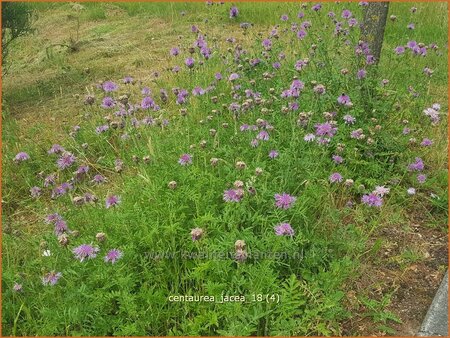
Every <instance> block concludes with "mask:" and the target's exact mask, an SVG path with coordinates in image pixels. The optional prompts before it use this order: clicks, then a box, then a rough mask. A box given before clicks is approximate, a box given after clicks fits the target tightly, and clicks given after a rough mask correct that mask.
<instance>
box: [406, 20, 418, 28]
mask: <svg viewBox="0 0 450 338" xmlns="http://www.w3.org/2000/svg"><path fill="white" fill-rule="evenodd" d="M406 28H408V29H411V30H412V29H415V28H416V25H415V24H414V23H412V22H411V23H410V24H408V26H406Z"/></svg>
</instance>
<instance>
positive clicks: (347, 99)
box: [337, 94, 353, 107]
mask: <svg viewBox="0 0 450 338" xmlns="http://www.w3.org/2000/svg"><path fill="white" fill-rule="evenodd" d="M337 102H338V103H339V104H342V105H344V106H346V107H351V106H353V103H352V101H351V100H350V97H349V96H348V95H346V94H342V95H341V96H339V97H338V98H337Z"/></svg>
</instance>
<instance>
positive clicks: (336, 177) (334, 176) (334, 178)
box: [329, 173, 344, 183]
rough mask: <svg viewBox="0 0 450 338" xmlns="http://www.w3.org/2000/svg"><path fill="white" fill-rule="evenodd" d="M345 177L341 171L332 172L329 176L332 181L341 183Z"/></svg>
mask: <svg viewBox="0 0 450 338" xmlns="http://www.w3.org/2000/svg"><path fill="white" fill-rule="evenodd" d="M343 179H344V178H343V177H342V175H341V174H339V173H332V174H331V175H330V177H329V180H330V182H331V183H336V182H338V183H340V182H342V180H343Z"/></svg>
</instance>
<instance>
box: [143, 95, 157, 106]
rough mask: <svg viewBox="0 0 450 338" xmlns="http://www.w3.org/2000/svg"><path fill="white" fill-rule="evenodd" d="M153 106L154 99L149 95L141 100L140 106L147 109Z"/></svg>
mask: <svg viewBox="0 0 450 338" xmlns="http://www.w3.org/2000/svg"><path fill="white" fill-rule="evenodd" d="M154 106H155V101H153V99H152V98H151V97H150V96H146V97H144V98H143V99H142V101H141V108H142V109H149V108H153V107H154Z"/></svg>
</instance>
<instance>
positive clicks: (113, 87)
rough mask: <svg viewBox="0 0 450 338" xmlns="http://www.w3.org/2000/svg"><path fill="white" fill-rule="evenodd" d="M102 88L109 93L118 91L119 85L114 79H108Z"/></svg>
mask: <svg viewBox="0 0 450 338" xmlns="http://www.w3.org/2000/svg"><path fill="white" fill-rule="evenodd" d="M102 88H103V90H104V91H105V92H107V93H108V92H114V91H116V90H117V89H118V88H119V86H117V84H115V83H114V82H112V81H106V82H104V83H103V85H102Z"/></svg>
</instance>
